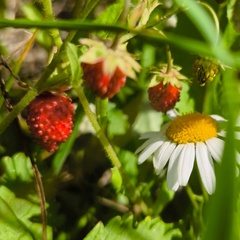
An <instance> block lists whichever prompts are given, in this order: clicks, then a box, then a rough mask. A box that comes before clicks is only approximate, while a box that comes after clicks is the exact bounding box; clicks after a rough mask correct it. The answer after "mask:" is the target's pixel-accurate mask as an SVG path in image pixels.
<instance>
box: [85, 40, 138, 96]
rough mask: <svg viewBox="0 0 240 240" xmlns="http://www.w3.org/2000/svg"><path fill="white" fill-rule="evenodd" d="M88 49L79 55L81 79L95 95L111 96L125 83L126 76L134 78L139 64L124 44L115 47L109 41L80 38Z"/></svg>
mask: <svg viewBox="0 0 240 240" xmlns="http://www.w3.org/2000/svg"><path fill="white" fill-rule="evenodd" d="M80 42H81V43H82V44H85V45H88V46H89V49H88V50H87V51H86V52H85V53H84V54H83V55H82V56H81V57H80V62H81V66H82V70H83V80H84V82H85V83H86V86H87V87H88V88H90V89H91V90H92V91H93V92H94V93H95V94H96V96H98V97H100V98H112V97H113V96H114V95H115V94H117V93H118V92H119V91H120V89H121V87H123V86H124V85H125V82H126V78H127V76H128V77H130V78H133V79H134V78H135V77H136V75H135V71H137V72H138V71H139V70H140V65H139V64H138V63H137V62H136V61H135V60H134V59H133V58H132V56H131V55H130V54H129V53H128V52H127V49H126V45H124V44H119V45H117V46H116V47H115V48H111V47H109V43H103V42H101V41H95V40H91V39H82V40H81V41H80Z"/></svg>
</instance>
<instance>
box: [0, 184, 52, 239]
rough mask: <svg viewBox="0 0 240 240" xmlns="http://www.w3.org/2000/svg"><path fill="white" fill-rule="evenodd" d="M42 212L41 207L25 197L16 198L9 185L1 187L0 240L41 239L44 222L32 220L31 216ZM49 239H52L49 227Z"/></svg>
mask: <svg viewBox="0 0 240 240" xmlns="http://www.w3.org/2000/svg"><path fill="white" fill-rule="evenodd" d="M39 214H40V207H39V205H38V204H34V203H32V202H29V201H27V200H25V199H21V198H16V196H15V195H14V193H13V192H11V191H10V190H9V189H8V188H7V187H5V186H1V187H0V229H1V231H0V240H6V239H16V240H18V239H19V240H20V239H24V240H28V239H29V240H32V239H39V240H40V239H41V237H42V224H41V223H37V222H32V221H31V220H30V218H32V217H34V216H38V215H39ZM47 232H48V239H49V240H50V239H52V231H51V228H50V227H48V229H47Z"/></svg>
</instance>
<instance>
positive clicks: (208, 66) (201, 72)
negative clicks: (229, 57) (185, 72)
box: [193, 57, 219, 86]
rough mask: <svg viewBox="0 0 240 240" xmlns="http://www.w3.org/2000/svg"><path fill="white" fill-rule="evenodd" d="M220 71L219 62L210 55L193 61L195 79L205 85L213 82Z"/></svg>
mask: <svg viewBox="0 0 240 240" xmlns="http://www.w3.org/2000/svg"><path fill="white" fill-rule="evenodd" d="M218 71H219V63H218V62H217V61H216V60H214V59H212V58H208V57H199V58H197V59H196V60H195V61H194V63H193V76H194V78H195V80H196V81H197V82H198V83H199V84H200V86H204V85H205V84H206V83H208V82H211V81H212V80H213V79H214V78H215V77H216V75H217V74H218Z"/></svg>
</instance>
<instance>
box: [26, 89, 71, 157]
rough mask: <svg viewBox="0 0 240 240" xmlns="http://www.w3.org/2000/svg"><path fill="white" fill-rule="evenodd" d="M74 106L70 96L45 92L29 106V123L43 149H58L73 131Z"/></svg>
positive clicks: (49, 150)
mask: <svg viewBox="0 0 240 240" xmlns="http://www.w3.org/2000/svg"><path fill="white" fill-rule="evenodd" d="M73 115H74V107H73V105H72V101H71V99H70V98H69V97H67V96H65V95H61V94H53V93H51V92H44V93H41V94H40V95H38V96H37V97H36V98H35V99H34V100H33V101H32V102H31V103H30V104H29V105H28V107H27V124H28V126H29V128H30V131H31V133H32V135H33V136H34V138H35V139H36V140H37V141H38V143H39V144H40V145H41V146H42V148H43V149H45V150H47V151H48V152H54V151H56V150H57V148H58V146H59V144H61V143H63V142H65V141H66V140H67V138H68V137H69V136H70V134H71V133H72V128H73Z"/></svg>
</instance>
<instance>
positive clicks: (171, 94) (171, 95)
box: [148, 82, 181, 113]
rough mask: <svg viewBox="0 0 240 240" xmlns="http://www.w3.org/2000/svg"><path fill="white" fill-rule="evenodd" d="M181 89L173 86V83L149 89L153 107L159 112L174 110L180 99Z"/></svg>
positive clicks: (161, 84)
mask: <svg viewBox="0 0 240 240" xmlns="http://www.w3.org/2000/svg"><path fill="white" fill-rule="evenodd" d="M180 91H181V88H177V87H175V86H173V85H172V84H171V83H167V84H166V85H164V84H163V82H160V83H159V84H158V85H156V86H154V87H150V88H149V89H148V98H149V100H150V104H151V106H152V107H153V108H154V109H155V110H156V111H158V112H164V113H165V112H167V111H168V110H170V109H172V108H173V107H174V106H175V104H176V103H177V102H178V101H179V99H180Z"/></svg>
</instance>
